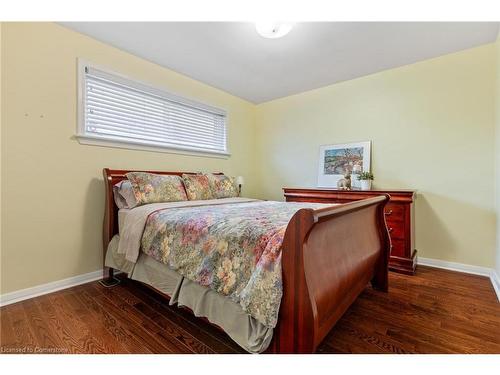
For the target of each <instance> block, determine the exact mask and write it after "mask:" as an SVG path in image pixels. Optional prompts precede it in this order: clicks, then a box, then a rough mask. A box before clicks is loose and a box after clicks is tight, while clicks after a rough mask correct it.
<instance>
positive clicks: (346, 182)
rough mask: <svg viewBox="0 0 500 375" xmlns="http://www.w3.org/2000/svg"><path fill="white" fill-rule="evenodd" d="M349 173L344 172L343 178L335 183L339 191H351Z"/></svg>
mask: <svg viewBox="0 0 500 375" xmlns="http://www.w3.org/2000/svg"><path fill="white" fill-rule="evenodd" d="M351 183H352V181H351V172H349V171H346V172H345V174H344V178H341V179H340V180H338V181H337V188H339V189H341V190H351V187H352V185H351Z"/></svg>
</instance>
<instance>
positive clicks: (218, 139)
mask: <svg viewBox="0 0 500 375" xmlns="http://www.w3.org/2000/svg"><path fill="white" fill-rule="evenodd" d="M79 84H80V103H79V111H80V119H79V128H78V135H77V138H78V139H79V140H80V142H81V143H85V144H98V145H108V146H114V147H126V148H135V149H146V150H151V149H153V150H174V151H175V150H178V151H180V152H195V153H206V154H216V155H222V156H225V155H229V153H228V150H227V141H226V119H227V118H226V113H225V111H223V110H221V109H217V108H213V107H210V106H207V105H205V104H201V103H197V102H193V101H191V100H188V99H185V98H181V97H178V96H175V95H172V94H169V93H167V92H165V91H163V90H160V89H157V88H153V87H151V86H148V85H144V84H141V83H139V82H136V81H132V80H130V79H128V78H125V77H123V76H120V75H117V74H114V73H110V72H107V71H104V70H101V69H97V68H95V67H93V66H91V65H89V64H85V63H82V62H80V83H79Z"/></svg>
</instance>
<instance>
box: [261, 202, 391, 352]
mask: <svg viewBox="0 0 500 375" xmlns="http://www.w3.org/2000/svg"><path fill="white" fill-rule="evenodd" d="M388 200H389V196H388V195H382V196H380V197H376V198H371V199H366V200H362V201H358V202H354V203H348V204H343V205H339V206H334V207H332V208H322V209H318V210H313V209H301V210H300V211H298V212H297V213H296V214H295V215H294V216H293V218H292V220H291V221H290V223H289V224H288V227H287V230H286V233H285V238H284V241H283V248H282V260H281V261H282V269H283V270H282V272H283V298H282V301H281V307H280V314H279V319H278V325H277V326H276V328H275V332H274V337H273V341H272V343H271V346H270V348H269V349H268V352H270V353H313V352H314V351H315V350H316V348H317V346H318V345H319V343H320V342H321V341H322V340H323V338H324V337H325V336H326V335H327V334H328V332H329V331H330V330H331V328H332V327H333V326H334V325H335V323H336V322H337V321H338V320H339V319H340V317H341V316H342V314H343V313H344V312H345V311H346V310H347V308H348V307H349V306H350V305H351V303H352V302H353V301H354V300H355V299H356V298H357V296H358V295H359V294H360V293H361V292H362V291H363V289H364V288H365V287H366V285H367V283H368V282H369V281H371V282H372V285H373V286H374V287H375V288H377V289H380V290H382V291H387V289H388V282H387V280H388V261H389V253H390V239H389V233H388V231H387V227H386V224H385V216H384V206H385V204H386V203H387V201H388Z"/></svg>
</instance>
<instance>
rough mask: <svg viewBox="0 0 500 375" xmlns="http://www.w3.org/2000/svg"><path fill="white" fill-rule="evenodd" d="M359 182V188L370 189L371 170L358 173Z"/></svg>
mask: <svg viewBox="0 0 500 375" xmlns="http://www.w3.org/2000/svg"><path fill="white" fill-rule="evenodd" d="M358 180H359V181H360V182H361V190H370V189H371V188H372V180H373V174H372V173H371V172H361V173H360V174H359V175H358Z"/></svg>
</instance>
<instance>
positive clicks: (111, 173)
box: [102, 168, 223, 256]
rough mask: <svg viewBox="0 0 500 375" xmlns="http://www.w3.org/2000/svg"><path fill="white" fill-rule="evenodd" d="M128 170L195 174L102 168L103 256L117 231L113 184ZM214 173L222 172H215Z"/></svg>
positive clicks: (116, 211)
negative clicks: (103, 191)
mask: <svg viewBox="0 0 500 375" xmlns="http://www.w3.org/2000/svg"><path fill="white" fill-rule="evenodd" d="M129 172H147V173H154V174H164V175H175V176H182V175H183V174H197V173H196V172H165V171H143V170H126V169H109V168H104V169H103V170H102V174H103V176H104V189H105V202H104V222H103V225H102V245H103V254H104V256H105V254H106V249H107V248H108V244H109V242H110V241H111V239H112V238H113V236H114V235H115V234H117V233H118V207H117V206H116V203H115V199H114V196H113V186H114V185H115V184H117V183H118V182H120V181H122V180H126V179H127V177H126V176H125V175H126V174H127V173H129ZM214 174H223V173H220V172H217V173H214Z"/></svg>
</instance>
